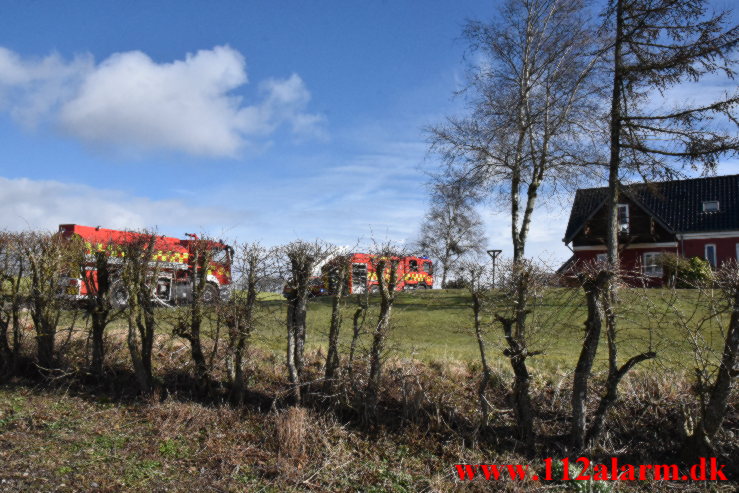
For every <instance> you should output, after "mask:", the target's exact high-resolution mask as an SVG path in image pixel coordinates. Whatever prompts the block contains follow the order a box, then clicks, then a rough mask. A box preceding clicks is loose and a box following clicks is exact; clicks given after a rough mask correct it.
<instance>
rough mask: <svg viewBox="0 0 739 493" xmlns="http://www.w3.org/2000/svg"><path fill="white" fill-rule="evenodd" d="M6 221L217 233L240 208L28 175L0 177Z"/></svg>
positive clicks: (16, 226) (45, 226) (24, 225)
mask: <svg viewBox="0 0 739 493" xmlns="http://www.w3.org/2000/svg"><path fill="white" fill-rule="evenodd" d="M0 211H2V212H3V227H4V228H8V229H10V230H22V229H42V230H56V228H57V226H58V225H59V224H67V223H75V224H85V225H91V226H97V225H101V226H104V227H108V228H114V229H127V228H129V229H134V228H154V227H158V228H159V230H160V231H163V232H170V234H181V233H182V232H181V231H179V229H182V228H186V229H188V230H190V229H193V228H198V229H199V230H200V231H210V232H215V233H217V232H218V231H217V230H218V228H220V227H221V225H222V224H223V223H224V222H229V221H233V220H235V218H236V217H237V214H236V213H235V212H232V211H228V210H226V211H224V210H220V209H216V208H213V207H194V206H191V205H188V204H185V203H184V202H182V201H180V200H150V199H147V198H143V197H136V196H131V195H128V194H125V193H123V192H120V191H117V190H101V189H96V188H92V187H89V186H86V185H78V184H70V183H62V182H58V181H51V180H45V181H36V180H29V179H26V178H19V179H9V178H4V177H0ZM238 217H241V215H238Z"/></svg>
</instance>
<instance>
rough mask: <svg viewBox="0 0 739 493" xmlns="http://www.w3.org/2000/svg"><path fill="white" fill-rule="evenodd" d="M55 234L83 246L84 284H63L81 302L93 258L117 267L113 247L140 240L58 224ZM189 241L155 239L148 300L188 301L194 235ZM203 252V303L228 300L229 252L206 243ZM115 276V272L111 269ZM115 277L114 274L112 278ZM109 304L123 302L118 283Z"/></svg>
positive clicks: (118, 253)
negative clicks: (207, 258)
mask: <svg viewBox="0 0 739 493" xmlns="http://www.w3.org/2000/svg"><path fill="white" fill-rule="evenodd" d="M59 234H61V235H62V236H63V237H65V238H70V239H71V238H73V237H78V238H79V239H81V240H82V241H83V242H84V245H85V253H86V255H85V262H86V263H85V266H84V267H85V275H86V276H87V281H88V282H85V280H84V279H82V278H81V277H79V278H68V279H67V282H66V283H65V286H66V294H67V295H68V296H70V297H72V298H75V299H83V298H85V297H86V296H87V295H88V285H89V286H95V285H96V283H97V270H96V268H95V258H94V254H95V253H96V252H105V253H106V255H107V257H108V264H113V265H116V264H121V263H122V262H123V258H122V257H123V252H122V250H121V249H120V248H116V246H117V245H123V244H125V243H127V242H131V241H135V240H136V239H137V238H141V237H142V236H144V235H143V234H142V233H134V232H129V231H118V230H114V229H105V228H100V227H96V228H94V227H90V226H80V225H78V224H62V225H60V226H59ZM186 236H188V237H189V238H190V239H187V240H181V239H179V238H171V237H167V236H157V237H156V239H155V243H154V253H153V256H152V259H151V261H150V265H151V267H152V269H156V270H157V279H156V286H152V296H153V297H154V298H155V299H156V300H157V301H159V302H160V303H162V304H177V303H186V302H188V301H190V300H191V299H192V288H193V276H194V273H195V266H194V265H193V258H194V255H193V253H194V252H193V248H194V246H195V244H196V242H197V241H199V240H198V239H197V236H196V235H186ZM207 248H210V249H212V250H213V252H212V253H213V255H212V260H211V262H210V264H209V266H208V272H207V283H208V284H207V285H206V287H205V288H204V292H203V301H205V302H206V303H210V302H214V301H216V300H217V299H218V298H221V299H228V297H229V296H230V293H231V258H232V256H233V249H232V248H231V247H230V246H228V245H224V244H223V243H220V242H208V243H207ZM112 270H113V272H115V268H114V269H112ZM114 275H115V274H114ZM110 289H111V303H112V304H113V305H114V306H118V307H120V306H124V305H125V304H126V302H127V293H126V291H125V289H124V287H123V285H122V283H121V282H119V281H113V284H112V285H111V288H110Z"/></svg>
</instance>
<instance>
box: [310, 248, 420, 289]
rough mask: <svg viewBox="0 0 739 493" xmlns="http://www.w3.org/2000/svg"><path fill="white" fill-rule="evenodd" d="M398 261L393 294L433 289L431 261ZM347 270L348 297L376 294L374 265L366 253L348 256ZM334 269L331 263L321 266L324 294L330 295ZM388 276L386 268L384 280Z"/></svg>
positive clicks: (376, 282) (405, 258) (376, 281)
mask: <svg viewBox="0 0 739 493" xmlns="http://www.w3.org/2000/svg"><path fill="white" fill-rule="evenodd" d="M395 259H396V260H398V273H397V276H398V283H397V284H396V286H395V289H396V290H397V291H402V290H405V291H408V290H412V289H431V288H433V286H434V267H433V262H432V261H431V259H429V258H428V257H413V256H409V257H399V258H398V257H396V258H395ZM350 262H351V269H350V271H349V283H348V286H347V287H348V289H349V290H348V292H349V294H360V293H364V292H365V291H366V290H369V292H370V293H376V292H378V290H379V281H378V280H377V272H376V271H375V264H376V263H377V262H376V261H375V259H374V256H373V255H369V254H367V253H353V254H351V255H350ZM333 268H334V264H333V263H332V262H329V263H327V264H326V265H325V266H324V267H323V269H322V270H323V274H324V278H325V279H326V281H327V284H328V292H333V291H334V287H333V286H332V283H333V282H334V281H333V279H332V276H331V271H332V270H333ZM389 276H390V267H389V266H388V267H386V268H385V277H386V278H387V277H389Z"/></svg>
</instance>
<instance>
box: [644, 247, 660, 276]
mask: <svg viewBox="0 0 739 493" xmlns="http://www.w3.org/2000/svg"><path fill="white" fill-rule="evenodd" d="M660 255H662V253H661V252H647V253H645V254H644V275H647V276H650V277H662V264H660V262H659V257H660Z"/></svg>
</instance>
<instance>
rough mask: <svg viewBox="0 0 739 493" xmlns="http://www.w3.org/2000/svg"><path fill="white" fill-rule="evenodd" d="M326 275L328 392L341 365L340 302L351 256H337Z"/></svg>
mask: <svg viewBox="0 0 739 493" xmlns="http://www.w3.org/2000/svg"><path fill="white" fill-rule="evenodd" d="M328 267H329V268H328V269H327V274H328V277H329V279H328V280H329V291H330V293H331V296H332V298H333V299H332V302H331V327H330V328H329V333H328V351H327V353H326V371H325V373H324V379H325V389H326V390H327V391H329V390H330V389H331V388H333V386H334V380H335V379H336V377H337V376H338V371H339V367H340V363H341V358H340V356H339V332H340V331H341V323H342V316H341V302H342V298H343V297H344V293H345V292H346V290H347V288H348V283H349V269H350V268H351V255H337V256H336V257H335V258H333V259H332V260H331V263H330V265H329V266H328Z"/></svg>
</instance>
